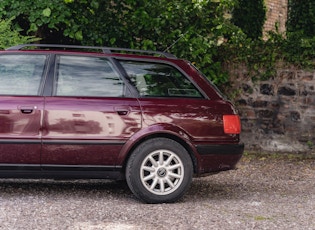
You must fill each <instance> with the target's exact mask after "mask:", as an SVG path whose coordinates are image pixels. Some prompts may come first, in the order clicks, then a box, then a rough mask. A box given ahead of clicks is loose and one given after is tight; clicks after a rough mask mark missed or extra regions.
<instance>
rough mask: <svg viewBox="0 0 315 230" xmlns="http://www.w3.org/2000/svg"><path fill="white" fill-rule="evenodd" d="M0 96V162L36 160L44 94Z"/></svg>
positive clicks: (37, 159)
mask: <svg viewBox="0 0 315 230" xmlns="http://www.w3.org/2000/svg"><path fill="white" fill-rule="evenodd" d="M0 98H1V99H0V164H40V153H41V139H40V138H41V119H42V114H43V108H44V98H43V97H33V96H31V97H27V96H13V97H10V96H0Z"/></svg>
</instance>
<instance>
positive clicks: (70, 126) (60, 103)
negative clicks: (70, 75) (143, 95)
mask: <svg viewBox="0 0 315 230" xmlns="http://www.w3.org/2000/svg"><path fill="white" fill-rule="evenodd" d="M140 129H141V113H140V107H139V103H138V101H137V100H136V99H134V98H124V99H118V98H79V97H47V98H46V100H45V110H44V119H43V136H42V139H43V150H42V164H60V165H61V164H65V165H73V164H74V165H80V164H82V165H114V164H115V162H116V159H117V156H118V153H119V152H120V149H121V147H122V145H123V144H124V143H125V142H126V141H127V140H128V138H130V137H131V136H132V135H133V134H134V133H135V132H137V131H138V130H140Z"/></svg>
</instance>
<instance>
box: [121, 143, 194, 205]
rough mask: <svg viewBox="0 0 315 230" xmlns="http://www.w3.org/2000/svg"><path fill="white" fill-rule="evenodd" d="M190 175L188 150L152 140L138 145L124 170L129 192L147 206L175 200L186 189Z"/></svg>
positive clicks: (191, 171) (178, 145) (176, 145)
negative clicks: (147, 204)
mask: <svg viewBox="0 0 315 230" xmlns="http://www.w3.org/2000/svg"><path fill="white" fill-rule="evenodd" d="M192 174H193V166H192V161H191V158H190V156H189V154H188V152H187V150H186V149H185V148H184V147H183V146H182V145H180V144H179V143H178V142H176V141H173V140H171V139H167V138H155V139H151V140H148V141H146V142H144V143H142V144H141V145H139V146H138V147H137V148H136V149H135V150H134V152H133V153H132V155H131V156H130V159H129V161H128V163H127V168H126V180H127V183H128V186H129V187H130V190H131V191H132V192H133V193H134V194H135V195H136V196H137V197H138V198H139V199H141V200H143V201H145V202H147V203H168V202H174V201H176V200H178V199H179V198H181V197H182V196H183V195H184V193H185V192H186V191H187V189H188V188H189V185H190V183H191V180H192Z"/></svg>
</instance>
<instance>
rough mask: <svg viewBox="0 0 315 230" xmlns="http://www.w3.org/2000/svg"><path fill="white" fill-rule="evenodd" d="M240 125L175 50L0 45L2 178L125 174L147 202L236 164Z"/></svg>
mask: <svg viewBox="0 0 315 230" xmlns="http://www.w3.org/2000/svg"><path fill="white" fill-rule="evenodd" d="M82 50H83V51H82ZM240 130H241V125H240V119H239V116H238V115H237V112H236V110H235V108H234V107H233V105H232V104H231V103H230V102H229V101H227V100H226V99H225V98H224V97H223V96H222V95H221V94H220V92H219V91H218V90H217V88H216V87H215V86H214V85H213V84H212V83H210V82H209V81H208V80H207V79H206V78H205V77H204V76H203V75H202V74H201V73H200V72H199V71H198V70H197V69H196V68H195V67H194V66H193V65H192V64H191V63H189V62H188V61H185V60H180V59H177V58H176V57H175V56H173V55H171V54H169V53H163V52H154V51H144V50H132V49H119V48H108V47H88V46H85V47H82V46H63V45H43V44H39V45H35V44H26V45H19V46H15V47H11V48H9V49H7V50H5V51H0V177H1V178H52V179H70V178H73V179H84V178H91V179H100V178H104V179H118V180H121V179H125V180H126V181H127V183H128V186H129V188H130V190H131V191H132V192H133V193H134V195H135V196H136V197H137V198H139V199H140V200H142V201H144V202H147V203H162V202H174V201H176V200H178V199H179V198H181V197H182V196H183V195H184V193H185V192H186V191H187V189H188V188H189V185H190V183H191V181H192V177H194V176H195V177H198V176H202V175H207V174H209V173H216V172H219V171H224V170H230V169H234V168H235V165H236V164H237V162H238V161H239V159H240V158H241V156H242V154H243V150H244V145H243V144H242V143H240V138H239V134H240Z"/></svg>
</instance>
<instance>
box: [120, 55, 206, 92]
mask: <svg viewBox="0 0 315 230" xmlns="http://www.w3.org/2000/svg"><path fill="white" fill-rule="evenodd" d="M120 63H121V65H122V66H123V67H124V69H125V70H126V72H127V74H128V76H129V78H130V80H131V82H132V84H133V85H134V86H135V88H136V89H137V90H138V92H139V95H140V96H141V97H189V98H202V94H201V93H200V92H199V91H198V89H197V88H196V87H195V86H194V84H193V83H192V82H191V81H190V79H188V78H187V77H186V76H185V75H183V74H182V73H181V72H180V71H179V70H178V69H176V68H174V67H173V66H170V65H167V64H163V63H150V62H137V61H120Z"/></svg>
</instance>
